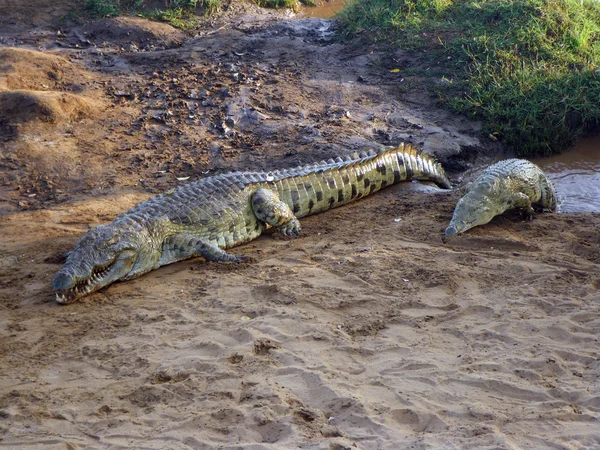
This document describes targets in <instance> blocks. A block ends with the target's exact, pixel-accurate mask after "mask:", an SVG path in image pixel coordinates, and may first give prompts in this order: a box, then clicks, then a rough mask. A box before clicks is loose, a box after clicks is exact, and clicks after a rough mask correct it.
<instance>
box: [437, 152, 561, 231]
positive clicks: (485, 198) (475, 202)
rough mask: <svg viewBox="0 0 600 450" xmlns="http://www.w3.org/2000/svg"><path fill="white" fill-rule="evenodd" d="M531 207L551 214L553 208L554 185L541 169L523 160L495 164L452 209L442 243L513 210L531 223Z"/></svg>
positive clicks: (532, 209) (471, 185) (554, 197)
mask: <svg viewBox="0 0 600 450" xmlns="http://www.w3.org/2000/svg"><path fill="white" fill-rule="evenodd" d="M534 206H535V207H537V208H538V210H541V211H544V210H546V211H555V210H556V206H557V202H556V190H555V189H554V185H553V184H552V181H550V179H549V178H548V177H547V176H546V174H545V173H544V172H543V171H542V169H540V168H539V167H538V166H536V165H535V164H533V163H532V162H530V161H527V160H524V159H507V160H504V161H500V162H497V163H496V164H492V165H491V166H489V167H488V168H486V169H485V170H484V171H483V172H482V173H481V175H479V177H477V179H476V180H475V181H474V182H473V183H471V184H470V185H469V186H467V193H466V194H465V195H464V196H463V197H462V198H461V199H460V200H459V201H458V203H457V204H456V208H454V215H453V216H452V220H451V221H450V224H449V225H448V228H446V231H445V232H444V237H443V240H444V241H446V239H447V238H448V237H451V236H456V235H457V234H459V233H464V232H465V231H467V230H469V229H471V228H473V227H476V226H478V225H484V224H486V223H488V222H489V221H490V220H492V219H493V218H494V217H495V216H497V215H499V214H502V213H503V212H505V211H508V210H510V209H513V208H520V209H521V210H522V212H523V214H524V216H525V218H527V219H529V220H531V219H532V218H533V214H534V212H535V210H534Z"/></svg>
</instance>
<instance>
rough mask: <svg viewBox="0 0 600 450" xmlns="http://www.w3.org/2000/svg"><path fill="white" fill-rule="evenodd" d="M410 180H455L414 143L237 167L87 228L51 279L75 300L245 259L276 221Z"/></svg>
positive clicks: (288, 223) (59, 293) (63, 296)
mask: <svg viewBox="0 0 600 450" xmlns="http://www.w3.org/2000/svg"><path fill="white" fill-rule="evenodd" d="M403 180H429V181H433V182H434V183H436V184H437V185H438V186H440V187H441V188H444V189H449V188H451V187H452V186H451V184H450V181H448V178H447V177H446V174H445V173H444V169H443V168H442V166H441V165H440V163H438V162H436V161H435V160H434V159H433V158H431V157H430V156H429V155H426V154H424V153H421V152H420V151H419V150H417V149H416V148H415V147H413V146H411V145H409V144H401V145H400V146H399V147H398V148H393V149H387V150H382V151H379V152H367V153H365V152H361V153H355V154H352V155H348V156H345V157H343V158H340V157H338V158H336V159H330V160H329V161H323V162H320V163H316V164H311V165H307V166H301V167H295V168H291V169H282V170H275V171H273V172H254V171H252V172H231V173H226V174H221V175H216V176H212V177H207V178H204V179H201V180H198V181H195V182H193V183H189V184H187V185H184V186H180V187H178V188H176V189H172V190H171V191H169V192H167V193H165V194H160V195H157V196H155V197H152V198H150V199H148V200H146V201H144V202H142V203H139V204H138V205H137V206H135V207H133V208H132V209H130V210H129V211H127V212H125V213H123V214H121V215H120V216H118V217H117V218H116V219H115V220H114V221H113V222H112V223H110V224H106V225H100V226H97V227H95V228H92V229H91V230H90V231H88V232H87V233H86V234H85V235H84V236H83V237H82V238H81V239H80V240H79V242H78V243H77V245H76V246H75V248H74V249H73V251H72V252H71V253H70V254H69V256H68V257H67V261H66V263H65V265H64V266H63V267H62V268H61V269H60V270H59V271H58V273H57V274H56V275H55V276H54V279H53V280H52V286H53V288H54V289H55V290H56V301H57V302H58V303H70V302H73V301H75V300H77V299H79V298H81V297H83V296H84V295H87V294H89V293H91V292H94V291H97V290H98V289H100V288H102V287H104V286H107V285H109V284H111V283H113V282H115V281H117V280H130V279H132V278H136V277H139V276H141V275H143V274H144V273H146V272H149V271H150V270H153V269H156V268H158V267H160V266H164V265H166V264H171V263H174V262H177V261H182V260H184V259H188V258H192V257H194V256H202V257H204V258H205V259H206V260H208V261H217V262H239V261H242V260H243V259H244V257H243V256H242V255H234V254H230V253H227V252H226V251H225V250H226V249H229V248H231V247H235V246H236V245H240V244H243V243H244V242H248V241H251V240H252V239H256V238H257V237H258V236H260V235H261V234H262V233H263V231H265V230H266V229H267V227H270V226H271V227H275V228H276V229H277V230H278V231H279V232H280V233H282V234H284V235H286V236H298V235H299V234H300V222H299V221H298V219H299V218H302V217H305V216H308V215H311V214H316V213H319V212H323V211H327V210H328V209H331V208H335V207H337V206H341V205H345V204H347V203H350V202H353V201H356V200H358V199H360V198H363V197H366V196H367V195H370V194H372V193H374V192H377V191H379V190H380V189H383V188H385V187H386V186H391V185H392V184H395V183H399V182H400V181H403Z"/></svg>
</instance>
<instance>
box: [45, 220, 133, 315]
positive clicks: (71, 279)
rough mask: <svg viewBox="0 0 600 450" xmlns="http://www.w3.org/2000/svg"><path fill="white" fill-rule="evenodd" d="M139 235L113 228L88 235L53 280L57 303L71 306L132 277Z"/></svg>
mask: <svg viewBox="0 0 600 450" xmlns="http://www.w3.org/2000/svg"><path fill="white" fill-rule="evenodd" d="M139 252H140V239H139V238H138V236H137V235H136V233H132V232H130V231H129V230H123V229H120V228H119V227H116V226H114V225H112V224H109V225H100V226H98V227H96V228H92V229H91V230H90V231H88V232H87V233H86V234H85V235H84V236H83V237H82V238H81V239H80V241H79V242H78V243H77V245H76V246H75V248H74V249H73V251H72V252H71V253H70V254H69V256H68V257H67V261H66V262H65V265H64V266H63V267H62V268H61V269H60V270H59V271H58V272H57V274H56V275H55V276H54V278H53V280H52V287H53V289H54V290H55V291H56V301H57V303H61V304H67V303H72V302H74V301H75V300H78V299H80V298H81V297H83V296H85V295H87V294H90V293H92V292H94V291H97V290H98V289H101V288H103V287H104V286H107V285H109V284H111V283H113V282H115V281H117V280H121V279H123V278H126V277H131V274H132V272H133V271H134V270H135V267H134V266H135V263H136V261H138V260H139V259H140V258H138V254H139Z"/></svg>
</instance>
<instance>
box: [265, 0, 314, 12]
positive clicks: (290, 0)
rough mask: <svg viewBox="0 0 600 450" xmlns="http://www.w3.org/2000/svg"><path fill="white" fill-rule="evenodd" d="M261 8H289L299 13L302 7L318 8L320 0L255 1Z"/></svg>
mask: <svg viewBox="0 0 600 450" xmlns="http://www.w3.org/2000/svg"><path fill="white" fill-rule="evenodd" d="M255 2H256V4H257V5H258V6H260V7H261V8H275V9H280V8H289V9H291V10H292V11H294V12H298V11H299V10H300V8H301V7H302V6H318V5H320V4H321V3H320V0H255Z"/></svg>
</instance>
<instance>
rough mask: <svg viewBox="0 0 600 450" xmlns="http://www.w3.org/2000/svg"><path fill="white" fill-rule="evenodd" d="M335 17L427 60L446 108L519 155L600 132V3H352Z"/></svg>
mask: <svg viewBox="0 0 600 450" xmlns="http://www.w3.org/2000/svg"><path fill="white" fill-rule="evenodd" d="M338 18H339V21H340V30H341V32H342V34H344V35H346V36H354V35H356V34H360V33H363V32H364V33H369V36H372V38H373V39H375V40H383V41H386V42H390V41H391V42H393V43H394V44H397V45H400V46H402V47H403V48H408V49H413V50H415V51H417V50H418V51H419V53H418V54H420V55H426V56H424V58H425V60H424V61H425V62H426V63H427V64H430V65H432V66H433V65H435V68H436V70H435V73H436V78H435V79H431V81H432V83H431V85H432V88H433V89H435V90H436V92H438V94H439V95H440V99H441V100H442V101H443V102H444V103H445V104H447V105H449V106H451V107H452V108H453V109H454V110H455V111H457V112H460V113H464V114H466V115H468V116H469V117H471V118H474V119H479V120H482V122H483V123H484V126H485V130H486V131H487V132H488V133H490V134H492V135H493V136H495V137H497V138H498V139H500V140H501V141H503V142H504V143H505V144H506V145H509V146H511V147H513V148H514V149H515V150H516V151H517V152H518V153H519V154H520V155H523V156H533V155H543V154H551V153H557V152H560V151H563V150H565V149H566V148H568V147H569V146H571V145H572V144H573V143H574V142H575V140H576V139H577V138H578V137H579V136H580V135H581V134H582V132H584V131H585V130H586V129H591V128H595V127H597V126H598V125H599V124H600V70H599V68H598V66H599V65H600V2H598V1H595V0H470V1H468V0H355V1H354V2H352V3H350V4H348V5H347V6H346V7H345V8H344V9H343V10H342V11H341V12H340V14H339V15H338ZM422 50H425V51H426V53H423V52H422ZM440 72H441V74H442V76H441V77H440ZM442 77H443V78H444V79H445V82H439V80H441V78H442Z"/></svg>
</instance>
